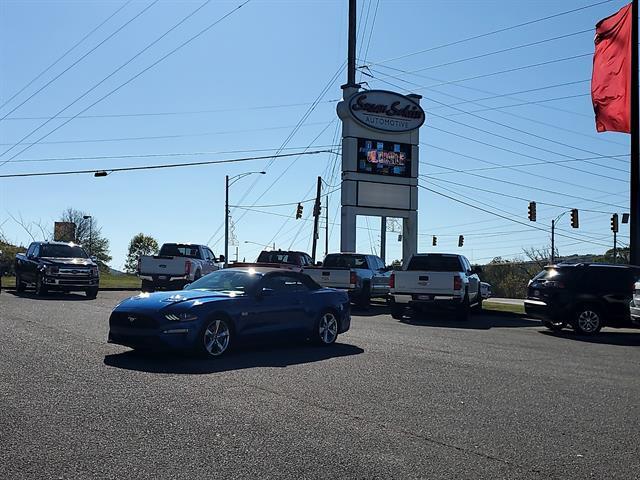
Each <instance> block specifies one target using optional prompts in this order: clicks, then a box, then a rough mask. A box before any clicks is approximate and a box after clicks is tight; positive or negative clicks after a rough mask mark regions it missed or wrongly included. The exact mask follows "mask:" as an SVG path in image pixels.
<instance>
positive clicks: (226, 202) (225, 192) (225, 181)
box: [224, 172, 267, 268]
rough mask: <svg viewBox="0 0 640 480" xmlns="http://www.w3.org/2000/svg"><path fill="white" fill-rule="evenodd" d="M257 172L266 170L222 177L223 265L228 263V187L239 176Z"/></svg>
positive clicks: (239, 177) (238, 178)
mask: <svg viewBox="0 0 640 480" xmlns="http://www.w3.org/2000/svg"><path fill="white" fill-rule="evenodd" d="M254 173H259V174H260V175H264V174H265V173H267V172H245V173H240V174H238V175H235V176H233V177H231V178H229V175H225V177H224V267H225V268H227V266H228V265H229V187H230V186H231V185H233V184H234V183H236V182H237V181H238V180H240V179H241V178H244V177H246V176H247V175H253V174H254Z"/></svg>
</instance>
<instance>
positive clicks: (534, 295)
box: [524, 263, 640, 335]
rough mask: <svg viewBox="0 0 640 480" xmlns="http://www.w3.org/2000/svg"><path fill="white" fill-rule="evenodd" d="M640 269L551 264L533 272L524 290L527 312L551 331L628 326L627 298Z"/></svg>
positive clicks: (627, 266)
mask: <svg viewBox="0 0 640 480" xmlns="http://www.w3.org/2000/svg"><path fill="white" fill-rule="evenodd" d="M639 277H640V268H638V267H632V266H629V265H607V264H584V263H581V264H577V265H553V266H548V267H545V269H544V270H543V271H542V272H540V273H539V274H538V275H536V276H535V277H534V278H533V279H532V280H531V281H530V282H529V288H528V290H527V299H526V300H525V301H524V308H525V311H526V312H527V315H530V316H532V317H534V318H539V319H541V320H542V322H543V323H544V325H545V326H546V327H547V328H549V329H551V330H554V331H559V330H562V329H563V328H564V327H566V326H567V325H571V327H573V329H574V330H575V331H576V332H577V333H581V334H584V335H589V334H593V333H597V332H598V331H600V329H601V328H602V327H603V326H605V325H607V326H611V327H626V326H630V325H631V319H630V317H629V301H630V300H631V297H632V295H633V284H634V282H635V281H636V280H637V279H638V278H639Z"/></svg>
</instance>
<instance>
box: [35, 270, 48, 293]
mask: <svg viewBox="0 0 640 480" xmlns="http://www.w3.org/2000/svg"><path fill="white" fill-rule="evenodd" d="M46 294H47V287H46V286H45V284H44V282H43V281H42V275H38V276H37V277H36V295H38V296H39V297H43V296H45V295H46Z"/></svg>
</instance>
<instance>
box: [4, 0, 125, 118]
mask: <svg viewBox="0 0 640 480" xmlns="http://www.w3.org/2000/svg"><path fill="white" fill-rule="evenodd" d="M131 2H132V0H127V1H126V2H125V3H123V4H122V6H120V7H118V8H117V9H116V11H115V12H113V13H112V14H111V15H109V16H108V17H107V18H105V19H104V20H103V21H102V22H100V23H99V24H98V25H97V26H96V27H94V28H93V29H92V30H91V31H90V32H89V33H87V34H86V35H85V36H84V37H82V38H81V39H80V40H78V41H77V42H76V43H74V44H73V45H72V46H71V47H70V48H68V49H67V50H66V51H65V52H64V53H63V54H62V55H60V56H59V57H58V58H57V59H56V60H54V62H53V63H51V64H50V65H49V66H48V67H47V68H45V69H44V70H42V71H41V72H40V73H39V74H38V75H36V76H35V77H33V78H32V79H31V81H30V82H29V83H27V84H26V85H25V86H24V87H22V88H21V89H20V90H18V91H17V92H16V93H14V94H13V95H12V96H11V97H10V98H9V99H7V100H5V101H4V103H3V104H2V105H0V109H1V108H4V106H5V105H6V104H7V103H9V102H10V101H11V100H13V99H14V98H16V97H17V96H18V95H20V94H21V93H22V92H24V91H25V90H26V89H27V88H29V87H30V86H31V85H33V83H34V82H36V81H37V80H38V79H39V78H40V77H42V75H44V74H45V73H47V72H48V71H49V70H51V69H52V68H53V67H55V66H56V65H57V64H58V63H59V62H60V60H62V59H63V58H64V57H66V56H67V55H69V54H70V53H71V52H72V51H73V50H75V49H76V47H78V46H79V45H80V44H81V43H82V42H84V41H85V40H86V39H87V38H89V37H90V36H91V35H93V34H94V33H95V32H96V31H97V30H98V29H99V28H100V27H102V26H103V25H104V24H105V23H107V22H108V21H109V20H111V19H112V18H113V17H115V16H116V15H117V14H118V13H120V11H121V10H122V9H123V8H125V7H126V6H127V5H129V4H130V3H131ZM105 41H106V40H105ZM98 46H99V45H98ZM96 48H97V47H96ZM5 118H6V117H5Z"/></svg>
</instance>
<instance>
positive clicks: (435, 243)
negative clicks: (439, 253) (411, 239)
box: [431, 235, 438, 247]
mask: <svg viewBox="0 0 640 480" xmlns="http://www.w3.org/2000/svg"><path fill="white" fill-rule="evenodd" d="M431 245H433V246H434V247H435V246H436V245H438V237H436V236H435V235H434V236H433V239H432V240H431Z"/></svg>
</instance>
